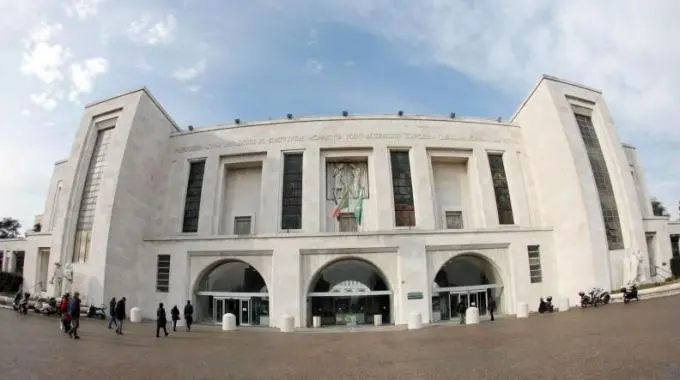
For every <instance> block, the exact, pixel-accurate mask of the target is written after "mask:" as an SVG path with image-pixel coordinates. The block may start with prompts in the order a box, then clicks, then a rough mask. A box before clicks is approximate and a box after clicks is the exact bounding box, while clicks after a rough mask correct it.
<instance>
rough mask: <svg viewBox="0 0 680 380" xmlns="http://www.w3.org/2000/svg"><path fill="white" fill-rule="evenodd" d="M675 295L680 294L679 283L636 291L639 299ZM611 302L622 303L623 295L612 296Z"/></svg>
mask: <svg viewBox="0 0 680 380" xmlns="http://www.w3.org/2000/svg"><path fill="white" fill-rule="evenodd" d="M676 294H680V283H674V284H670V285H661V286H656V287H654V288H647V289H642V290H638V297H639V298H640V299H648V298H657V297H666V296H674V295H676ZM611 302H623V293H616V294H612V299H611Z"/></svg>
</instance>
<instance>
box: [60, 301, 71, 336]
mask: <svg viewBox="0 0 680 380" xmlns="http://www.w3.org/2000/svg"><path fill="white" fill-rule="evenodd" d="M70 302H71V295H70V294H68V293H66V294H64V296H63V297H61V301H59V312H60V314H61V329H62V331H64V334H68V333H69V331H71V315H70V313H69V304H70Z"/></svg>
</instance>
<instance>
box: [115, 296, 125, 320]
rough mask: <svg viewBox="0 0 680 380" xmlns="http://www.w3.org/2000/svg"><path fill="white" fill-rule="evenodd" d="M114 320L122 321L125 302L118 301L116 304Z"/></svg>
mask: <svg viewBox="0 0 680 380" xmlns="http://www.w3.org/2000/svg"><path fill="white" fill-rule="evenodd" d="M116 318H117V319H120V320H123V319H125V301H123V300H120V301H118V303H117V304H116Z"/></svg>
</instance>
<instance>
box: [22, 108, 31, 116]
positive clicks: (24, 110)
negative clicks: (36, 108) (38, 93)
mask: <svg viewBox="0 0 680 380" xmlns="http://www.w3.org/2000/svg"><path fill="white" fill-rule="evenodd" d="M21 113H22V114H24V115H26V116H30V115H31V110H29V109H28V108H22V109H21Z"/></svg>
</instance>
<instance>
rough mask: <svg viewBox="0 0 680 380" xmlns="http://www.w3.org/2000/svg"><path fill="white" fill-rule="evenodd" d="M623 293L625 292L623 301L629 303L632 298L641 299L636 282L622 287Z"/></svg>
mask: <svg viewBox="0 0 680 380" xmlns="http://www.w3.org/2000/svg"><path fill="white" fill-rule="evenodd" d="M621 293H623V303H629V302H630V301H632V300H636V301H639V300H640V299H639V298H638V288H637V286H635V284H631V285H630V286H628V287H626V288H621Z"/></svg>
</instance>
